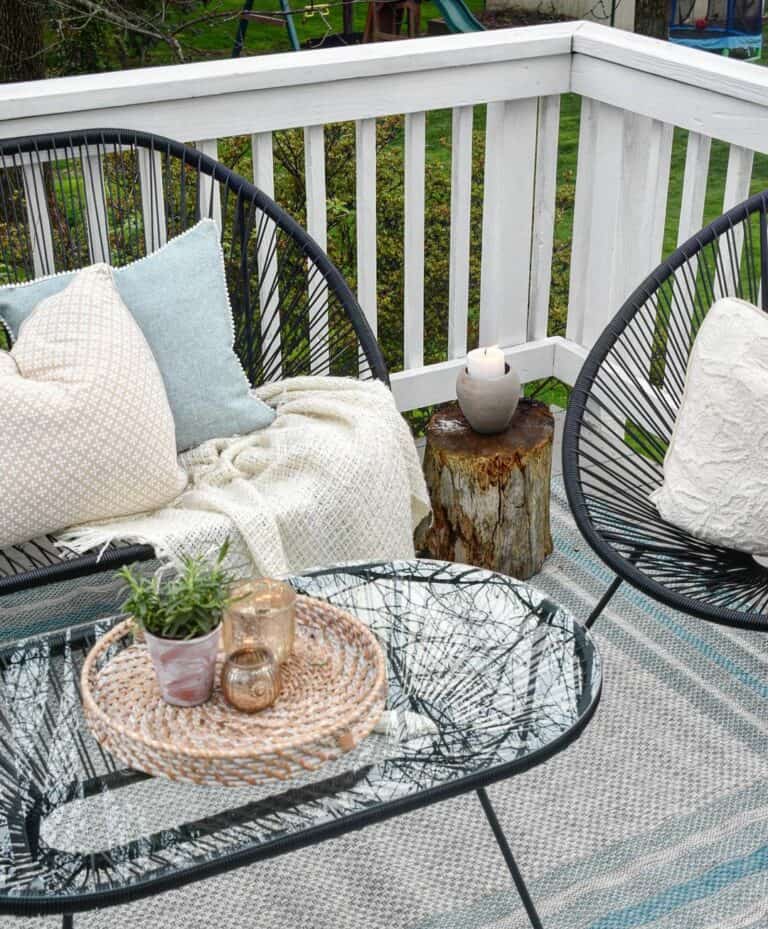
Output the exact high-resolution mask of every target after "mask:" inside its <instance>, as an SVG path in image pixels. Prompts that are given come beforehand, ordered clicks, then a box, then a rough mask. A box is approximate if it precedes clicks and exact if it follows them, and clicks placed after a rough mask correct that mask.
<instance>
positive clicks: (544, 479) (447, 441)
mask: <svg viewBox="0 0 768 929" xmlns="http://www.w3.org/2000/svg"><path fill="white" fill-rule="evenodd" d="M554 431H555V425H554V420H553V418H552V414H551V413H550V412H549V410H548V409H547V407H546V406H545V405H544V404H543V403H539V402H538V401H536V400H528V399H526V398H522V399H521V400H520V403H519V405H518V407H517V410H516V411H515V415H514V417H513V418H512V422H511V423H510V424H509V427H508V428H507V429H506V431H505V432H501V433H498V434H497V435H480V434H479V433H477V432H475V431H474V430H473V429H472V428H471V427H470V425H469V423H468V422H467V421H466V419H465V418H464V415H463V414H462V412H461V410H460V409H459V405H458V404H457V403H452V404H450V405H449V406H447V407H444V408H443V409H441V410H439V411H438V412H437V413H435V414H434V415H433V416H432V418H431V419H430V421H429V423H428V425H427V446H426V451H425V455H424V473H425V475H426V478H427V485H428V487H429V494H430V497H431V499H432V508H433V514H432V522H431V525H430V524H426V525H425V526H423V527H420V531H419V533H418V534H417V540H416V541H417V546H418V548H420V549H421V550H424V551H426V552H427V553H428V554H429V555H430V556H431V557H433V558H439V559H442V560H445V561H458V562H463V563H465V564H471V565H477V566H478V567H482V568H488V569H490V570H493V571H501V572H502V573H504V574H509V575H512V576H513V577H516V578H519V579H521V580H525V579H526V578H529V577H531V576H532V575H533V574H535V573H536V572H537V571H538V570H539V569H540V568H541V566H542V564H543V563H544V559H545V558H546V557H547V555H549V554H550V552H551V551H552V535H551V533H550V528H549V491H550V476H551V472H552V437H553V435H554Z"/></svg>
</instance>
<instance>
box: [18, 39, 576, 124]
mask: <svg viewBox="0 0 768 929" xmlns="http://www.w3.org/2000/svg"><path fill="white" fill-rule="evenodd" d="M572 33H573V26H572V25H571V24H553V25H544V26H534V27H530V28H528V29H505V30H496V31H488V32H481V33H473V34H469V35H457V36H448V37H446V36H440V37H435V38H425V39H421V40H419V41H418V42H414V41H412V40H410V41H409V40H406V41H402V42H389V43H377V44H368V45H358V46H349V47H343V48H333V49H318V50H316V51H311V52H302V53H301V54H296V53H295V52H288V53H284V54H276V55H266V56H258V57H251V58H241V59H226V60H224V61H213V62H197V63H194V64H180V65H171V66H166V67H160V68H143V69H137V70H133V71H116V72H111V73H107V74H97V75H81V76H77V77H66V78H53V79H50V80H43V81H33V82H25V83H18V84H4V85H0V136H2V137H6V138H7V137H10V136H13V135H20V134H24V133H26V132H30V133H31V132H35V131H36V132H43V131H55V130H58V129H61V130H63V131H67V130H68V129H76V128H77V129H82V128H95V127H103V128H112V127H115V126H119V127H120V128H130V129H144V130H147V131H155V132H162V131H163V125H162V120H163V118H166V117H167V116H168V114H169V113H171V112H172V107H174V106H178V105H182V104H183V105H184V107H185V124H186V126H187V127H188V128H187V131H186V133H185V134H184V138H195V137H199V135H200V132H201V128H202V127H201V122H202V121H201V119H200V118H199V117H197V116H196V114H195V108H199V109H200V111H201V114H202V115H203V116H204V117H205V118H206V119H208V117H209V116H213V117H215V118H214V120H213V125H210V124H209V125H208V126H206V128H205V133H207V135H208V136H209V137H213V136H216V135H230V134H236V133H238V132H241V131H261V130H266V129H281V128H290V127H296V126H303V125H308V124H317V123H321V122H330V121H334V120H344V119H355V118H361V117H362V116H364V115H370V116H376V115H385V114H390V113H392V114H394V113H403V112H405V111H416V110H419V109H424V108H436V107H440V106H453V105H456V101H457V100H458V101H459V102H460V103H466V104H471V103H478V102H486V101H488V100H493V99H503V98H505V97H509V96H512V97H516V96H522V95H526V94H531V93H533V94H536V93H540V92H544V93H561V92H564V91H567V90H568V83H569V74H570V54H571V40H572ZM553 58H554V59H559V65H556V66H555V67H554V69H553V68H552V67H549V68H546V70H544V69H542V68H539V69H538V70H537V69H535V68H533V69H532V67H531V66H532V65H534V64H535V63H536V61H537V59H538V60H548V61H549V63H550V64H551V62H552V59H553ZM514 62H518V63H520V76H521V78H523V79H522V80H521V81H520V82H516V81H515V79H514V75H510V73H509V71H508V68H509V66H510V64H511V63H514ZM470 76H471V79H468V78H470ZM403 77H407V78H409V81H408V93H407V94H404V93H403V90H404V86H403V84H402V78H403ZM414 77H416V78H417V79H418V80H416V81H414V80H413V78H414ZM502 78H503V80H502ZM526 78H527V79H526ZM516 83H520V85H521V86H520V87H519V88H517V87H516V86H515V85H516ZM422 84H423V85H424V92H422V91H421V89H420V88H421V85H422ZM483 85H485V86H486V87H487V92H485V93H483V92H482V91H481V88H482V86H483ZM363 88H364V89H365V94H364V100H363V98H362V97H361V95H360V93H359V92H360V90H361V89H363ZM441 88H442V92H441ZM281 91H283V92H285V93H281ZM222 98H226V99H222ZM358 98H359V99H358ZM268 99H269V100H275V101H279V102H278V103H277V105H276V106H275V105H269V103H268V102H267V100H268ZM433 100H434V102H430V101H433ZM363 111H364V112H363ZM171 122H172V124H173V122H174V121H173V120H172V121H171ZM172 128H175V127H174V126H173V125H172V126H171V127H169V128H168V129H167V131H166V134H172V131H171V129H172ZM205 133H204V134H205Z"/></svg>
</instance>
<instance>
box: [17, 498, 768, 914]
mask: <svg viewBox="0 0 768 929" xmlns="http://www.w3.org/2000/svg"><path fill="white" fill-rule="evenodd" d="M552 521H553V530H554V534H555V546H556V551H555V554H554V555H553V556H552V557H551V559H549V561H548V563H547V565H546V568H545V570H544V571H543V572H542V574H541V575H540V576H539V577H537V578H535V579H534V581H533V583H535V584H537V585H538V586H540V587H542V588H544V589H546V590H547V591H548V592H549V593H550V594H551V595H552V596H554V597H556V598H557V599H559V600H560V601H561V602H563V603H564V604H565V605H567V606H568V607H569V608H570V609H571V610H573V611H574V612H575V613H576V614H577V615H578V616H581V617H585V616H586V615H587V614H588V612H589V609H590V608H591V606H592V604H593V603H594V602H595V600H596V599H597V597H598V596H599V595H600V593H602V591H603V590H604V589H605V587H606V586H607V584H608V583H609V582H610V580H611V574H610V572H609V571H608V570H607V569H606V568H605V567H604V566H603V565H602V563H601V562H599V561H598V559H596V558H595V557H594V556H593V555H592V553H591V551H589V550H588V548H587V547H586V545H585V544H584V543H583V542H582V540H581V537H580V536H579V534H578V533H577V531H576V529H575V527H574V525H573V522H572V520H571V518H570V515H569V513H568V510H567V506H566V504H565V499H564V494H563V491H562V486H561V485H560V484H556V486H555V488H554V493H553V513H552ZM623 591H624V592H623V593H621V592H620V593H619V594H618V595H617V596H616V597H615V598H614V600H613V603H612V606H611V608H610V609H609V610H608V612H607V613H606V614H604V616H603V617H602V619H601V620H600V621H599V622H598V625H597V627H596V637H597V640H598V643H599V646H600V649H601V652H602V655H603V658H604V664H605V669H606V682H605V693H604V697H603V701H602V705H601V707H600V708H599V709H598V712H597V715H596V716H595V718H594V720H593V721H592V722H591V724H590V725H589V726H588V728H587V730H586V731H585V733H584V735H583V736H582V738H581V739H580V740H579V741H578V742H576V743H575V744H574V745H572V746H570V747H569V748H567V749H566V750H565V751H564V752H562V753H561V754H560V755H558V756H557V757H556V758H554V759H551V760H550V761H548V762H546V763H545V764H543V765H541V766H539V767H538V768H535V769H533V770H531V771H529V772H527V773H526V774H524V775H522V776H519V777H517V778H513V779H511V780H509V781H507V782H505V783H503V784H499V785H496V786H494V787H492V788H491V789H490V791H489V792H490V795H491V798H492V800H493V801H494V803H495V804H496V807H497V810H498V812H499V816H500V819H501V821H502V823H503V825H504V827H505V829H506V830H507V834H508V836H509V838H510V841H511V843H512V846H513V848H514V850H515V853H516V855H517V858H518V861H519V864H520V866H521V869H522V870H523V872H524V874H525V876H526V878H527V879H528V880H529V884H530V889H531V892H532V894H533V897H534V899H535V900H536V902H537V904H538V906H539V909H540V912H541V915H542V918H543V920H544V924H545V926H546V927H547V929H636V927H650V929H758V927H760V929H765V927H768V738H767V733H768V638H763V637H761V636H760V635H759V634H747V633H741V632H734V631H730V630H727V629H721V628H718V627H715V626H712V625H708V624H706V623H703V622H701V621H697V620H694V619H690V618H687V617H684V616H680V615H678V614H674V613H672V612H671V611H669V610H666V609H663V608H661V607H659V606H658V605H656V604H655V603H653V602H651V601H649V600H648V599H647V598H645V597H643V596H641V595H640V594H637V593H635V592H634V591H632V590H631V589H629V588H624V589H623ZM0 925H2V926H6V925H7V926H9V929H10V927H12V926H24V927H26V929H29V927H33V926H40V927H42V926H46V927H47V926H54V925H60V923H59V922H58V921H56V920H39V921H38V920H23V921H18V922H17V921H15V920H12V919H10V918H7V917H6V918H3V917H0ZM75 925H76V927H79V929H85V927H89V929H95V927H98V929H112V927H115V929H117V927H124V926H128V925H134V926H152V927H153V929H171V927H174V929H175V927H184V929H195V927H198V926H199V927H208V926H211V927H218V926H222V927H224V926H227V927H229V926H231V927H235V929H245V927H248V929H250V927H253V929H257V927H258V929H524V927H525V926H527V922H526V919H525V915H524V913H523V912H522V909H521V907H520V905H519V903H518V901H517V897H516V895H515V893H514V891H513V890H512V889H511V882H510V879H509V877H508V875H507V872H506V870H505V868H504V864H503V861H502V859H501V857H500V855H499V852H498V850H497V848H496V846H495V844H494V842H493V838H492V836H491V834H490V831H489V829H488V827H487V825H486V823H485V821H484V819H483V817H482V812H481V810H480V807H479V804H478V803H477V801H476V799H475V798H474V797H473V796H468V797H462V798H458V799H457V800H453V801H449V802H447V803H444V804H441V805H438V806H436V807H432V808H430V809H428V810H422V811H419V812H417V813H414V814H412V815H409V816H405V817H401V818H399V819H397V820H393V821H391V822H389V823H384V824H381V825H378V826H373V827H370V828H369V829H366V830H364V831H362V832H360V833H357V834H354V835H350V836H346V837H344V838H342V839H340V840H337V841H335V842H331V843H326V844H324V845H322V846H316V847H314V848H310V849H305V850H303V851H301V852H297V853H293V854H290V855H287V856H286V857H284V858H280V859H276V860H274V861H271V862H267V863H265V864H262V865H260V866H256V867H252V868H246V869H244V870H241V871H236V872H233V873H231V874H229V875H226V876H224V877H221V878H217V879H214V880H209V881H206V882H203V883H200V884H197V885H194V886H191V887H187V888H183V889H180V890H178V891H174V892H171V893H168V894H165V895H164V896H162V897H157V898H154V899H152V900H148V901H143V902H141V903H138V904H133V905H130V906H127V907H123V908H120V909H119V910H113V911H102V912H100V913H93V914H88V915H83V916H78V917H77V919H76V921H75Z"/></svg>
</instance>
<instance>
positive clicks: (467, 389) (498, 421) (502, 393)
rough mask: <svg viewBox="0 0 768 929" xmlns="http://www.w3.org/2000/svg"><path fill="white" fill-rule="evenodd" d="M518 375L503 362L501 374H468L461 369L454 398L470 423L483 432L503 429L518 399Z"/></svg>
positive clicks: (519, 389)
mask: <svg viewBox="0 0 768 929" xmlns="http://www.w3.org/2000/svg"><path fill="white" fill-rule="evenodd" d="M520 393H521V387H520V378H519V377H518V376H517V372H516V371H513V370H512V368H510V366H509V365H506V370H505V373H504V374H502V375H501V377H491V378H479V377H470V376H469V373H468V371H467V369H466V368H462V369H461V371H460V372H459V376H458V377H457V378H456V397H457V399H458V401H459V406H460V407H461V412H462V413H463V414H464V416H465V418H466V420H467V422H468V423H469V425H470V426H471V427H472V428H473V429H474V430H475V432H480V433H482V434H483V435H493V433H495V432H503V431H504V430H505V429H506V428H507V426H508V425H509V424H510V422H511V420H512V417H513V416H514V415H515V410H516V409H517V404H518V401H519V400H520Z"/></svg>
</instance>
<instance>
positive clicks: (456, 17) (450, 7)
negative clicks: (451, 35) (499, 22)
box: [435, 0, 485, 32]
mask: <svg viewBox="0 0 768 929" xmlns="http://www.w3.org/2000/svg"><path fill="white" fill-rule="evenodd" d="M435 5H436V6H437V8H438V9H439V10H440V13H441V14H442V17H443V19H444V20H445V24H446V26H448V28H449V29H450V30H451V32H483V31H484V30H485V26H484V25H483V24H482V23H481V22H480V21H479V20H478V19H475V17H474V16H473V15H472V13H471V11H470V10H469V8H468V7H467V5H466V4H465V3H464V2H463V0H435Z"/></svg>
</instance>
